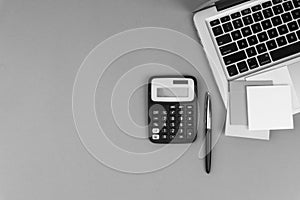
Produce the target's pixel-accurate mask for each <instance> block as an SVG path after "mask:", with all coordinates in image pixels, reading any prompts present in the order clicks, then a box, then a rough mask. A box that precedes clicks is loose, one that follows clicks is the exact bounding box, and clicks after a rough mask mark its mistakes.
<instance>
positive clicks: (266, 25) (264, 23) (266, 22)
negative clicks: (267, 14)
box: [261, 19, 272, 30]
mask: <svg viewBox="0 0 300 200" xmlns="http://www.w3.org/2000/svg"><path fill="white" fill-rule="evenodd" d="M261 25H262V27H263V29H264V30H267V29H269V28H271V27H272V23H271V21H270V20H269V19H267V20H264V21H262V22H261Z"/></svg>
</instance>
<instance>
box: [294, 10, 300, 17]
mask: <svg viewBox="0 0 300 200" xmlns="http://www.w3.org/2000/svg"><path fill="white" fill-rule="evenodd" d="M292 16H293V18H294V19H298V18H300V9H296V10H293V11H292Z"/></svg>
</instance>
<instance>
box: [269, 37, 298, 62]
mask: <svg viewBox="0 0 300 200" xmlns="http://www.w3.org/2000/svg"><path fill="white" fill-rule="evenodd" d="M299 52H300V41H299V42H296V43H293V44H290V45H288V46H284V47H281V48H278V49H276V50H274V51H271V52H270V55H271V58H272V60H273V61H277V60H280V59H282V58H286V57H288V56H292V55H294V54H297V53H299Z"/></svg>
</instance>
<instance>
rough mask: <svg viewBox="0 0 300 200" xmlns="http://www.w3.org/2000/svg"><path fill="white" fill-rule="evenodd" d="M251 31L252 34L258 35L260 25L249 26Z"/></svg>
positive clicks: (260, 29)
mask: <svg viewBox="0 0 300 200" xmlns="http://www.w3.org/2000/svg"><path fill="white" fill-rule="evenodd" d="M251 29H252V31H253V33H258V32H260V31H262V28H261V25H260V24H259V23H257V24H253V25H252V26H251Z"/></svg>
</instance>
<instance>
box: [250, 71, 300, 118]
mask: <svg viewBox="0 0 300 200" xmlns="http://www.w3.org/2000/svg"><path fill="white" fill-rule="evenodd" d="M247 80H251V81H261V80H272V81H273V84H274V85H290V86H291V92H292V103H293V112H294V113H296V112H295V111H296V110H297V109H299V108H300V101H299V99H298V95H297V93H296V90H295V87H294V84H293V81H292V78H291V75H290V72H289V69H288V67H286V66H285V67H281V68H278V69H273V70H271V71H267V72H263V73H261V74H257V75H254V76H251V77H249V78H247Z"/></svg>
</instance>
